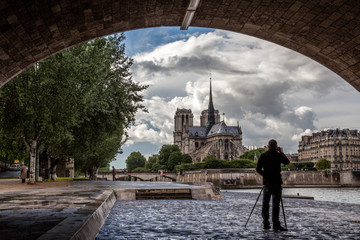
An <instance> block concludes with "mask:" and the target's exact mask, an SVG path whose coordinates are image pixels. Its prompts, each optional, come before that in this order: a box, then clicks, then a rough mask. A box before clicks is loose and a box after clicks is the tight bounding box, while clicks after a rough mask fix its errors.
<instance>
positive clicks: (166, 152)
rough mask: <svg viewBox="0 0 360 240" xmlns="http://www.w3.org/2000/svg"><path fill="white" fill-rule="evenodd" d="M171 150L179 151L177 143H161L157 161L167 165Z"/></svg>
mask: <svg viewBox="0 0 360 240" xmlns="http://www.w3.org/2000/svg"><path fill="white" fill-rule="evenodd" d="M173 152H180V149H179V146H178V145H163V146H162V147H161V149H160V151H159V159H158V163H159V164H160V165H164V166H167V163H168V160H169V157H170V154H171V153H173Z"/></svg>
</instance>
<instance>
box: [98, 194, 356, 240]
mask: <svg viewBox="0 0 360 240" xmlns="http://www.w3.org/2000/svg"><path fill="white" fill-rule="evenodd" d="M259 192H260V189H246V190H245V189H243V190H228V191H227V190H223V191H221V194H222V195H223V196H224V197H225V200H219V201H214V200H137V201H118V202H116V203H115V205H114V207H113V209H112V210H111V213H110V214H109V216H108V218H107V219H106V221H105V223H104V225H103V227H102V229H101V230H100V232H99V234H98V236H97V238H96V239H98V240H107V239H146V240H158V239H164V240H165V239H166V240H168V239H176V240H178V239H179V240H180V239H184V240H185V239H186V240H187V239H204V240H208V239H226V240H229V239H231V240H233V239H234V240H235V239H236V240H238V239H249V240H250V239H251V240H253V239H264V240H265V239H266V240H268V239H284V240H285V239H286V240H287V239H326V240H327V239H336V240H337V239H359V236H360V205H359V204H360V188H290V189H289V188H288V189H285V191H284V194H287V195H297V194H298V193H299V195H300V196H313V197H314V198H315V201H314V200H308V199H297V198H293V199H291V198H287V199H284V209H285V213H286V222H287V227H288V229H289V231H288V232H280V233H279V232H276V231H271V230H270V231H264V230H263V229H262V218H261V200H259V203H258V204H257V205H256V207H255V209H254V212H253V214H252V216H251V219H250V220H249V222H248V225H247V227H246V228H245V226H244V225H245V223H246V221H247V219H248V216H249V214H250V211H251V209H252V208H253V206H254V203H255V201H256V198H257V196H258V194H259ZM280 221H282V224H283V225H284V223H283V222H284V220H283V216H281V219H280Z"/></svg>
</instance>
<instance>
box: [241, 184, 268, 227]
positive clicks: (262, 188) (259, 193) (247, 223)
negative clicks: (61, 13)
mask: <svg viewBox="0 0 360 240" xmlns="http://www.w3.org/2000/svg"><path fill="white" fill-rule="evenodd" d="M263 189H264V187H263V188H261V191H260V193H259V196H258V197H257V199H256V202H255V204H254V207H253V208H252V210H251V213H250V215H249V217H248V219H247V221H246V223H245V228H246V225H247V224H248V222H249V219H250V217H251V214H252V213H253V211H254V209H255V206H256V203H257V202H258V200H259V197H260V195H261V193H262V191H263Z"/></svg>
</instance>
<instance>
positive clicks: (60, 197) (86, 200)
mask: <svg viewBox="0 0 360 240" xmlns="http://www.w3.org/2000/svg"><path fill="white" fill-rule="evenodd" d="M49 184H50V183H49ZM50 185H52V186H53V187H51V186H50ZM50 185H49V186H48V183H38V184H36V185H28V184H22V183H20V180H19V179H10V180H9V179H2V180H0V240H2V239H6V240H7V239H9V240H10V239H11V240H14V239H26V240H31V239H37V238H38V237H40V236H41V235H42V234H44V233H46V232H47V231H48V230H50V229H52V228H53V227H55V226H56V225H58V224H59V223H60V222H61V221H63V220H65V219H67V218H69V217H71V216H72V215H74V214H76V213H77V212H79V211H80V212H81V209H82V208H84V207H86V206H87V205H93V203H94V201H95V199H96V198H97V197H98V196H100V195H101V194H102V193H103V192H104V191H105V190H107V189H151V188H156V189H171V188H184V185H183V184H175V183H170V182H165V183H162V182H112V181H73V182H71V183H70V184H65V185H66V186H65V185H64V184H59V182H54V183H51V184H50ZM34 187H36V188H40V189H34ZM187 187H189V188H199V187H197V186H187ZM89 214H91V213H89ZM84 217H87V215H86V214H84Z"/></svg>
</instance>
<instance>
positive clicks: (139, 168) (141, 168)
mask: <svg viewBox="0 0 360 240" xmlns="http://www.w3.org/2000/svg"><path fill="white" fill-rule="evenodd" d="M132 171H133V172H147V171H149V169H147V168H144V167H137V168H135V169H133V170H132Z"/></svg>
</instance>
